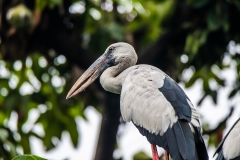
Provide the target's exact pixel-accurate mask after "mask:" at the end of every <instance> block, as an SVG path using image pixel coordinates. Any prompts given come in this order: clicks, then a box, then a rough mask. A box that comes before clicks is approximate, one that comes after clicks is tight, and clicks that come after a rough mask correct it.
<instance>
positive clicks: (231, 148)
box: [223, 121, 240, 159]
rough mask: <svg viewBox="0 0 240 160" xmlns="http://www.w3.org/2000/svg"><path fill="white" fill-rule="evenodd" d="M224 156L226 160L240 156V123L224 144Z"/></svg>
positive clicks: (239, 122)
mask: <svg viewBox="0 0 240 160" xmlns="http://www.w3.org/2000/svg"><path fill="white" fill-rule="evenodd" d="M223 155H224V157H225V158H226V159H233V158H235V157H237V156H240V121H238V122H237V124H236V125H235V126H234V128H233V129H232V130H231V132H230V133H229V134H228V136H227V138H226V139H225V141H224V144H223Z"/></svg>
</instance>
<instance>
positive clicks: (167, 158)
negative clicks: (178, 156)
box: [164, 150, 169, 160]
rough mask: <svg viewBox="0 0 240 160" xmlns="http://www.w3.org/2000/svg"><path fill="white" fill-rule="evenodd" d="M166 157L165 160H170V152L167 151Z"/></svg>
mask: <svg viewBox="0 0 240 160" xmlns="http://www.w3.org/2000/svg"><path fill="white" fill-rule="evenodd" d="M164 156H165V160H169V153H168V151H166V150H165V153H164Z"/></svg>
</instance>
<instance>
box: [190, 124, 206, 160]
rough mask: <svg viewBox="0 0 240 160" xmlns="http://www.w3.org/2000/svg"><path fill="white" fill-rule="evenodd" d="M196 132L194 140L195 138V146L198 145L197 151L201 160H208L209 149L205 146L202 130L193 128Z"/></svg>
mask: <svg viewBox="0 0 240 160" xmlns="http://www.w3.org/2000/svg"><path fill="white" fill-rule="evenodd" d="M193 128H194V130H195V133H194V138H195V145H196V151H197V154H198V158H199V160H208V159H209V157H208V153H207V148H206V146H205V143H204V140H203V137H202V134H201V131H200V128H197V127H193Z"/></svg>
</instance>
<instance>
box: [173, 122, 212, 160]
mask: <svg viewBox="0 0 240 160" xmlns="http://www.w3.org/2000/svg"><path fill="white" fill-rule="evenodd" d="M194 130H195V131H194V132H195V133H194V134H193V131H192V130H191V128H190V126H189V123H188V122H186V121H182V120H179V121H178V122H177V123H176V124H174V125H173V131H174V134H175V136H176V137H177V138H176V142H177V147H178V150H179V152H180V154H181V156H182V158H183V159H184V160H185V159H187V160H208V159H209V158H208V153H207V149H206V146H205V143H204V141H203V138H202V136H201V133H200V130H199V129H198V128H196V127H194ZM173 145H174V144H173ZM175 146H176V145H175ZM172 147H173V146H171V143H170V145H169V149H170V150H172V149H171V148H172ZM173 155H174V153H173Z"/></svg>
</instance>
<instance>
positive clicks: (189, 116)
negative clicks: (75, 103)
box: [67, 43, 208, 160]
mask: <svg viewBox="0 0 240 160" xmlns="http://www.w3.org/2000/svg"><path fill="white" fill-rule="evenodd" d="M136 62H137V54H136V52H135V50H134V49H133V47H132V46H131V45H129V44H127V43H115V44H112V45H110V46H109V47H108V48H107V49H106V51H105V53H104V54H103V55H102V56H101V57H100V58H99V59H98V60H96V61H95V62H94V63H93V64H92V65H91V66H90V67H89V69H88V70H87V71H86V72H85V73H84V74H83V75H82V76H81V77H80V78H79V80H78V81H77V82H76V83H75V84H74V86H73V87H72V89H71V90H70V91H69V93H68V96H67V98H70V97H72V96H74V95H76V94H77V93H78V92H81V91H82V90H84V89H85V88H86V87H87V86H88V85H90V84H91V83H92V82H93V81H94V80H95V79H96V78H97V77H98V76H100V75H101V77H100V83H101V85H102V87H103V88H104V89H105V90H107V91H109V92H113V93H117V94H121V98H120V106H121V108H120V110H121V114H122V117H123V119H124V120H125V121H127V122H129V121H132V122H133V123H134V124H135V126H136V127H137V128H138V129H139V132H140V133H141V134H142V135H144V136H146V137H147V139H148V140H149V142H150V143H152V145H153V144H154V145H155V144H157V145H159V146H161V147H163V148H164V149H166V150H169V152H170V154H171V156H172V158H173V159H177V160H181V159H189V160H195V159H196V160H197V159H201V160H205V159H208V155H207V151H206V147H205V145H204V142H203V139H202V137H201V133H200V131H199V130H200V129H199V126H200V124H199V114H198V112H197V110H196V108H195V107H194V106H193V105H192V103H191V101H190V100H189V98H188V97H187V95H186V94H185V93H184V92H183V90H182V89H181V88H180V87H179V86H178V84H177V83H176V82H175V81H174V80H172V79H171V78H170V77H169V76H167V75H166V74H165V73H164V72H163V71H161V70H160V69H158V68H156V67H153V66H150V65H135V64H136ZM194 137H195V138H194ZM197 149H198V150H197ZM153 154H154V151H153Z"/></svg>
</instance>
